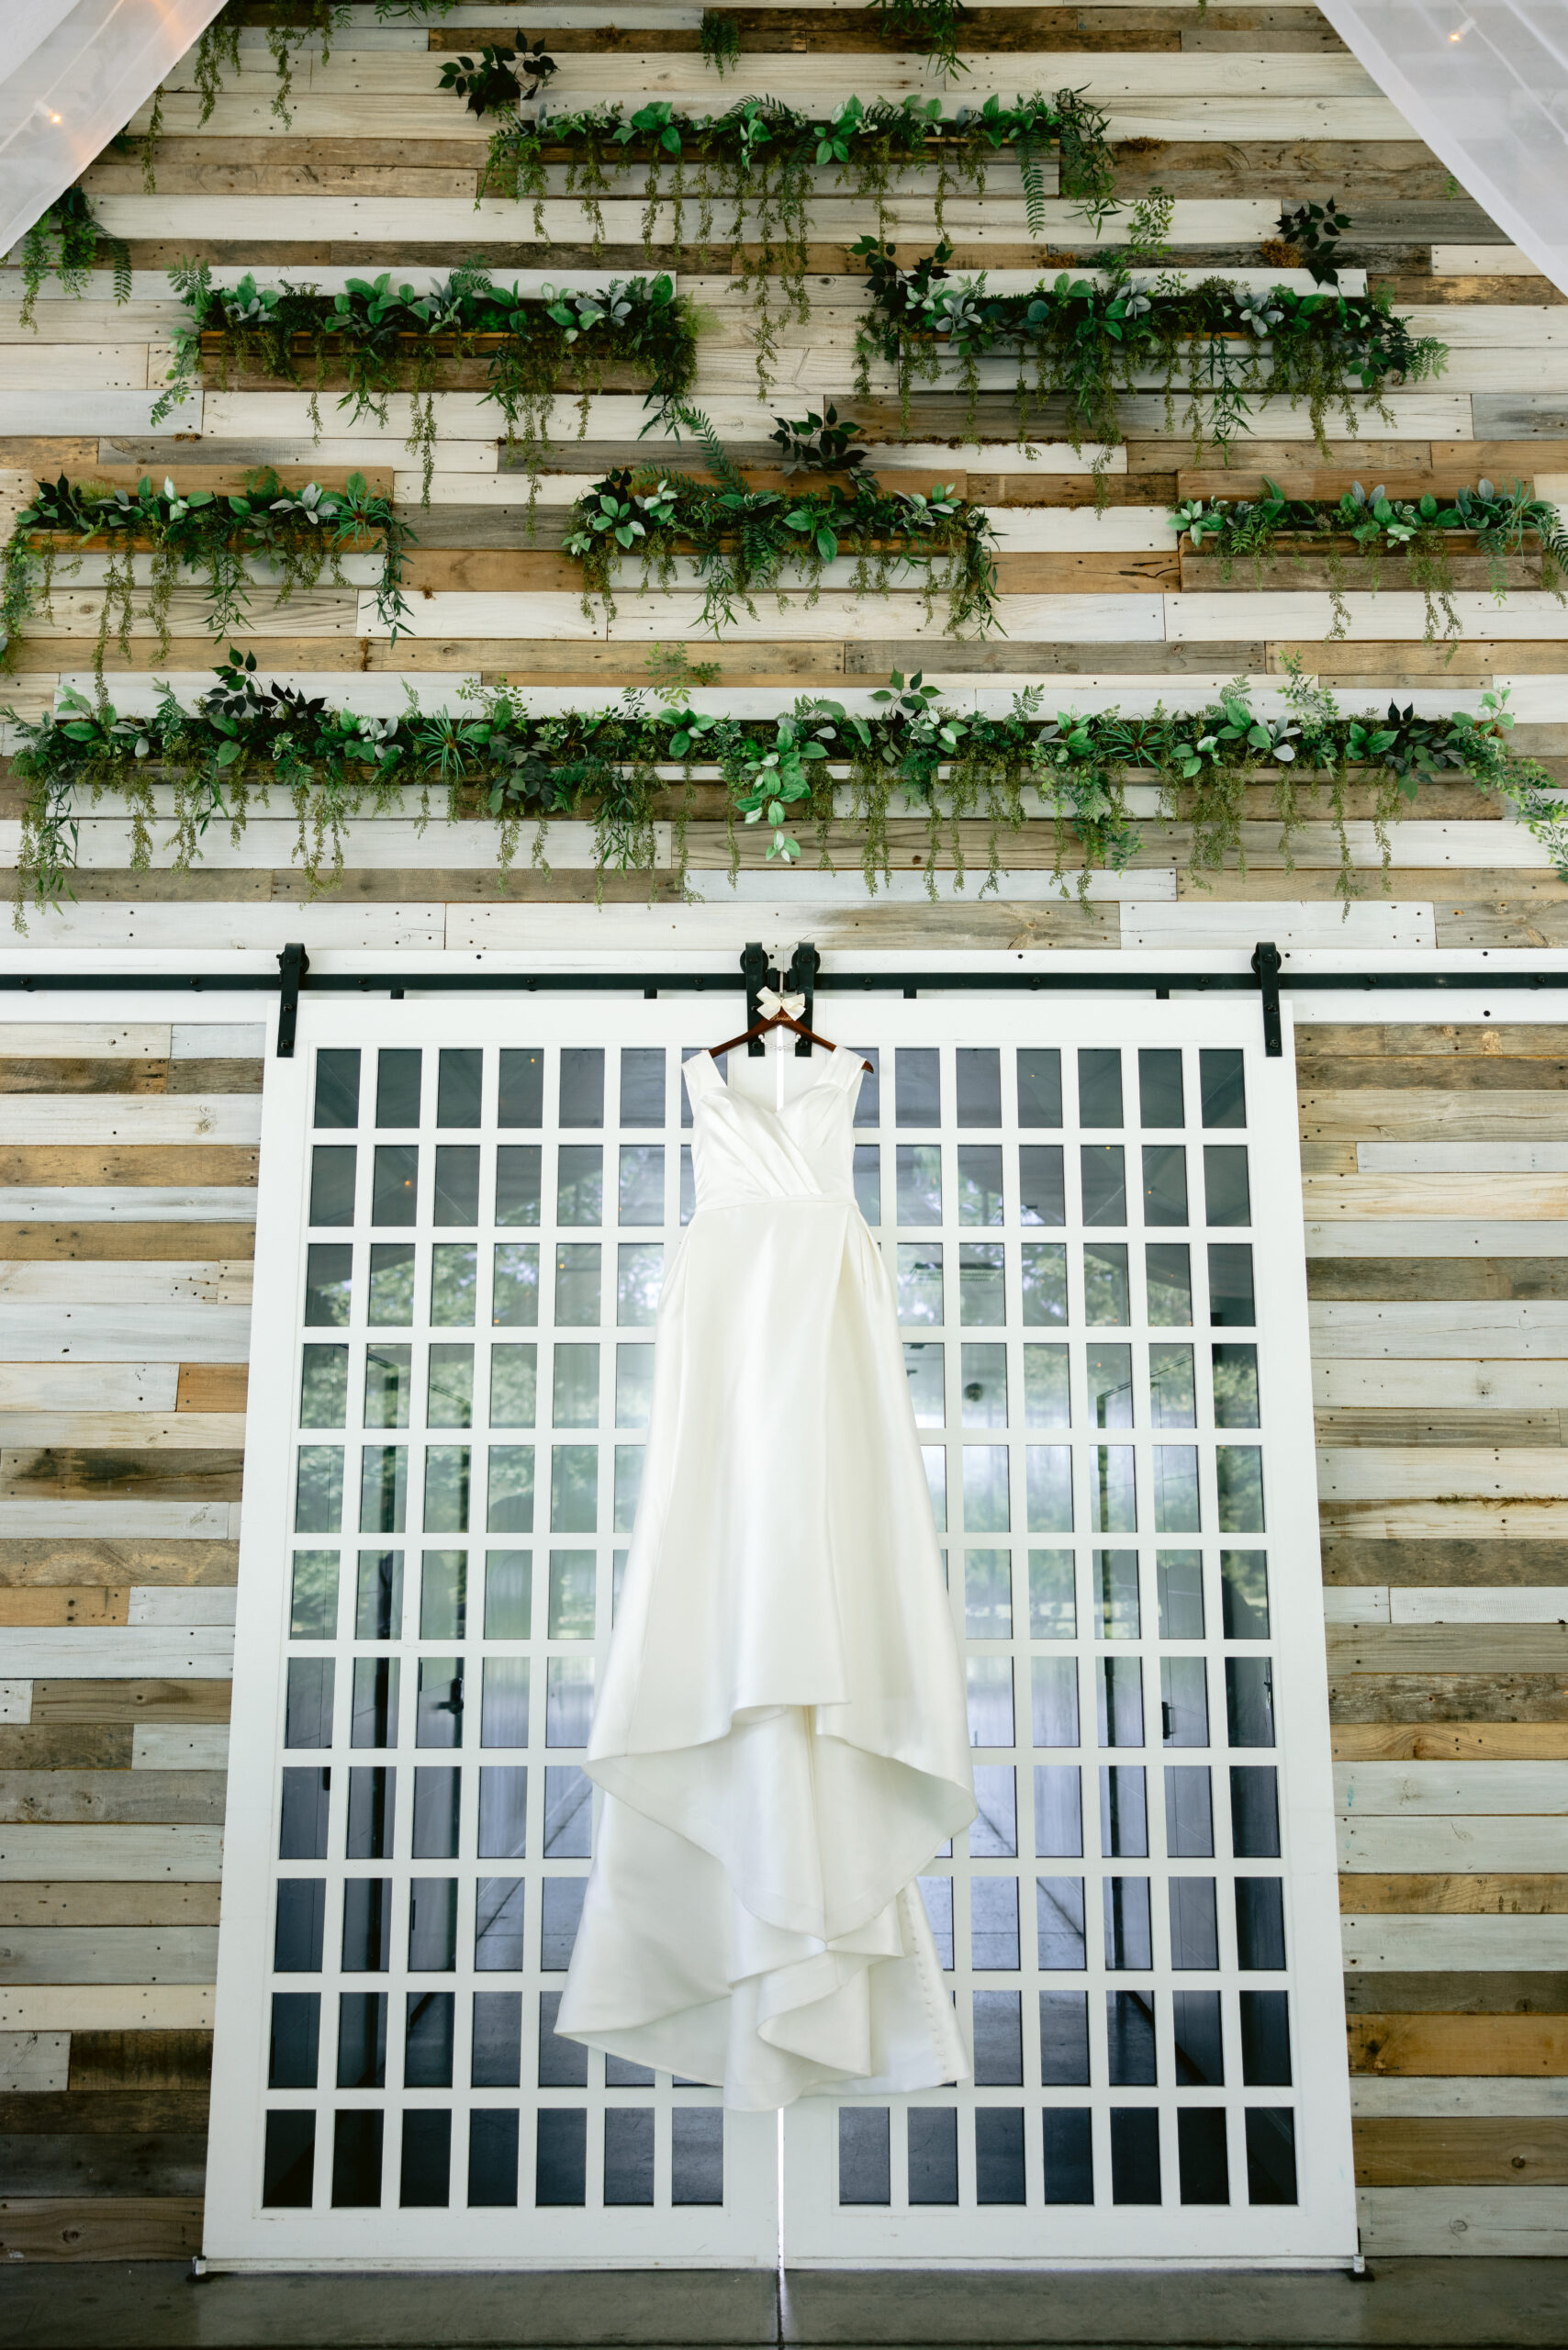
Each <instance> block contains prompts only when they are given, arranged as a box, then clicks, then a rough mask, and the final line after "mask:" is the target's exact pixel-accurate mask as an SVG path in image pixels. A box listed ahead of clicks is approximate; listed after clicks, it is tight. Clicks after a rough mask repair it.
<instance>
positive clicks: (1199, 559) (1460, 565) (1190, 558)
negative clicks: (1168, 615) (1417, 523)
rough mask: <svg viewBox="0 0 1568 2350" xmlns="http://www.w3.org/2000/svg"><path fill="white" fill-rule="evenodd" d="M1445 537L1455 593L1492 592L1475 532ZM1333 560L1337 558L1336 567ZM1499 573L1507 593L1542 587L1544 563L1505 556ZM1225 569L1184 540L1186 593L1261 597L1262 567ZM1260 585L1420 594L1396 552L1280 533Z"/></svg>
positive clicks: (1237, 559) (1276, 590) (1237, 564)
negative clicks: (1373, 552) (1372, 552)
mask: <svg viewBox="0 0 1568 2350" xmlns="http://www.w3.org/2000/svg"><path fill="white" fill-rule="evenodd" d="M1532 535H1533V534H1532ZM1444 538H1445V541H1446V543H1447V550H1448V570H1449V584H1450V587H1452V588H1456V589H1458V588H1467V589H1473V588H1483V589H1486V590H1490V588H1491V587H1492V578H1493V574H1492V565H1491V564H1490V563H1489V562H1488V560H1487V558H1486V556H1485V555H1484V554H1477V553H1476V552H1475V533H1474V532H1473V531H1449V532H1445V533H1444ZM1538 544H1539V542H1538ZM1331 555H1332V556H1333V558H1334V561H1333V564H1332V566H1331V564H1330V556H1331ZM1501 568H1502V576H1503V578H1504V581H1505V583H1506V585H1507V586H1508V587H1509V588H1539V587H1540V584H1541V582H1540V571H1541V558H1540V554H1511V555H1505V557H1504V558H1503V562H1502V566H1501ZM1223 570H1224V565H1223V564H1222V562H1221V558H1220V557H1219V556H1218V555H1217V554H1204V553H1203V552H1202V551H1198V552H1194V551H1193V548H1192V547H1191V546H1190V545H1189V544H1188V543H1187V541H1186V539H1185V537H1183V540H1182V587H1183V588H1186V589H1190V590H1202V591H1204V592H1205V593H1207V594H1210V595H1221V596H1224V595H1232V596H1255V595H1257V594H1258V592H1259V574H1258V567H1257V565H1255V563H1254V561H1253V558H1252V557H1251V556H1250V555H1243V554H1238V555H1236V556H1234V557H1233V558H1232V561H1231V564H1230V576H1229V578H1228V579H1226V578H1225V577H1223V576H1222V572H1223ZM1335 570H1337V571H1338V579H1336V578H1335V576H1334V571H1335ZM1261 584H1262V588H1263V591H1264V592H1265V593H1269V594H1273V595H1289V594H1292V593H1295V594H1302V593H1305V592H1307V591H1310V590H1317V591H1319V592H1324V591H1327V589H1329V588H1335V587H1338V588H1339V590H1340V592H1341V593H1342V594H1344V595H1356V594H1366V593H1369V592H1370V591H1371V590H1372V588H1377V589H1379V590H1380V591H1381V592H1382V593H1383V594H1385V595H1386V594H1388V593H1389V592H1391V591H1394V592H1400V591H1403V592H1404V593H1406V594H1409V595H1414V594H1417V593H1418V592H1419V589H1418V587H1417V580H1416V578H1415V576H1414V575H1413V573H1412V571H1411V567H1410V565H1409V562H1408V559H1407V558H1406V555H1405V554H1403V553H1402V552H1401V551H1400V550H1398V549H1397V548H1390V549H1388V550H1386V551H1385V552H1384V553H1383V554H1382V555H1381V556H1379V557H1378V558H1376V560H1375V561H1374V560H1373V559H1372V557H1369V556H1367V555H1364V554H1361V552H1360V550H1359V549H1358V548H1357V546H1356V543H1355V541H1354V540H1353V539H1348V538H1347V539H1339V540H1324V539H1318V538H1306V537H1292V536H1290V535H1288V534H1282V536H1281V537H1280V539H1279V540H1278V541H1277V542H1276V543H1275V546H1274V549H1273V552H1272V554H1269V555H1266V556H1265V557H1264V559H1263V564H1262V582H1261Z"/></svg>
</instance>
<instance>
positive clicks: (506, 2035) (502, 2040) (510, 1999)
mask: <svg viewBox="0 0 1568 2350" xmlns="http://www.w3.org/2000/svg"><path fill="white" fill-rule="evenodd" d="M521 2059H522V1994H521V1991H476V1992H475V1994H474V2052H473V2061H472V2065H471V2069H470V2078H471V2079H472V2081H473V2084H474V2087H476V2089H515V2088H516V2087H517V2085H518V2080H519V2077H520V2075H521Z"/></svg>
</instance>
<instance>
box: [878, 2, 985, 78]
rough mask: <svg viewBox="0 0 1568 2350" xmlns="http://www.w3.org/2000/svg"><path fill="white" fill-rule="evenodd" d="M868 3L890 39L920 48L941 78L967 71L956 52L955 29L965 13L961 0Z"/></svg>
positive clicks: (966, 10)
mask: <svg viewBox="0 0 1568 2350" xmlns="http://www.w3.org/2000/svg"><path fill="white" fill-rule="evenodd" d="M870 7H871V9H872V10H875V12H876V13H877V14H878V15H879V17H881V19H882V22H883V24H884V25H885V26H886V28H887V30H888V32H889V33H890V36H891V37H892V39H894V40H896V41H899V42H901V43H902V44H903V45H904V46H905V47H906V48H909V49H919V50H924V52H925V54H926V56H927V57H929V58H931V59H932V60H933V62H935V66H936V70H937V72H938V73H940V74H941V75H942V77H943V79H944V80H946V78H947V76H948V75H949V74H952V73H968V72H969V67H968V66H967V65H966V64H965V63H964V61H963V59H962V58H961V57H960V56H959V55H958V34H959V30H960V28H962V26H963V24H964V22H965V19H966V18H967V17H968V16H969V9H968V8H966V7H965V6H964V0H870ZM868 13H869V12H868Z"/></svg>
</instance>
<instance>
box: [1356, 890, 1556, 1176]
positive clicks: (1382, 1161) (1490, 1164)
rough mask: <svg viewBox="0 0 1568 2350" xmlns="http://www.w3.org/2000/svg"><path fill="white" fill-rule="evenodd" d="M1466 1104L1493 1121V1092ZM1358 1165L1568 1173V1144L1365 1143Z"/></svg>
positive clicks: (1392, 1171)
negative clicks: (1480, 1103)
mask: <svg viewBox="0 0 1568 2350" xmlns="http://www.w3.org/2000/svg"><path fill="white" fill-rule="evenodd" d="M1509 862H1510V863H1511V862H1512V857H1511V856H1510V859H1509ZM1478 1100H1479V1101H1485V1102H1487V1104H1488V1106H1487V1108H1486V1109H1485V1110H1484V1112H1480V1113H1478V1112H1477V1108H1476V1103H1477V1102H1478ZM1464 1102H1465V1107H1466V1111H1467V1113H1468V1117H1469V1119H1470V1121H1471V1122H1472V1123H1473V1122H1474V1121H1475V1119H1476V1117H1477V1115H1478V1114H1479V1115H1480V1116H1481V1117H1483V1118H1484V1121H1485V1122H1486V1123H1487V1124H1488V1125H1490V1123H1491V1121H1492V1118H1493V1115H1494V1114H1495V1113H1493V1111H1492V1109H1491V1106H1490V1096H1487V1095H1480V1096H1477V1095H1475V1094H1467V1095H1466V1096H1465V1097H1464ZM1553 1114H1555V1116H1556V1118H1557V1120H1558V1122H1559V1124H1561V1122H1562V1111H1561V1110H1557V1111H1556V1112H1555V1113H1553V1110H1552V1107H1551V1095H1548V1096H1547V1100H1546V1103H1545V1105H1544V1106H1543V1108H1542V1111H1541V1115H1542V1117H1543V1118H1550V1117H1551V1116H1552V1115H1553ZM1356 1168H1357V1171H1358V1173H1360V1174H1362V1175H1400V1174H1406V1173H1414V1172H1416V1171H1417V1170H1419V1171H1422V1172H1425V1173H1427V1174H1430V1175H1562V1174H1568V1142H1439V1141H1435V1140H1434V1141H1430V1142H1361V1143H1358V1144H1357V1145H1356Z"/></svg>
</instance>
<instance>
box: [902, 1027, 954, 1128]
mask: <svg viewBox="0 0 1568 2350" xmlns="http://www.w3.org/2000/svg"><path fill="white" fill-rule="evenodd" d="M893 1071H894V1093H895V1097H896V1101H897V1104H898V1107H897V1113H896V1114H897V1120H898V1124H899V1125H901V1126H936V1125H941V1123H942V1088H941V1056H940V1054H939V1053H938V1052H937V1049H936V1047H935V1045H901V1046H899V1048H898V1050H897V1052H896V1053H895V1054H894V1056H893Z"/></svg>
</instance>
